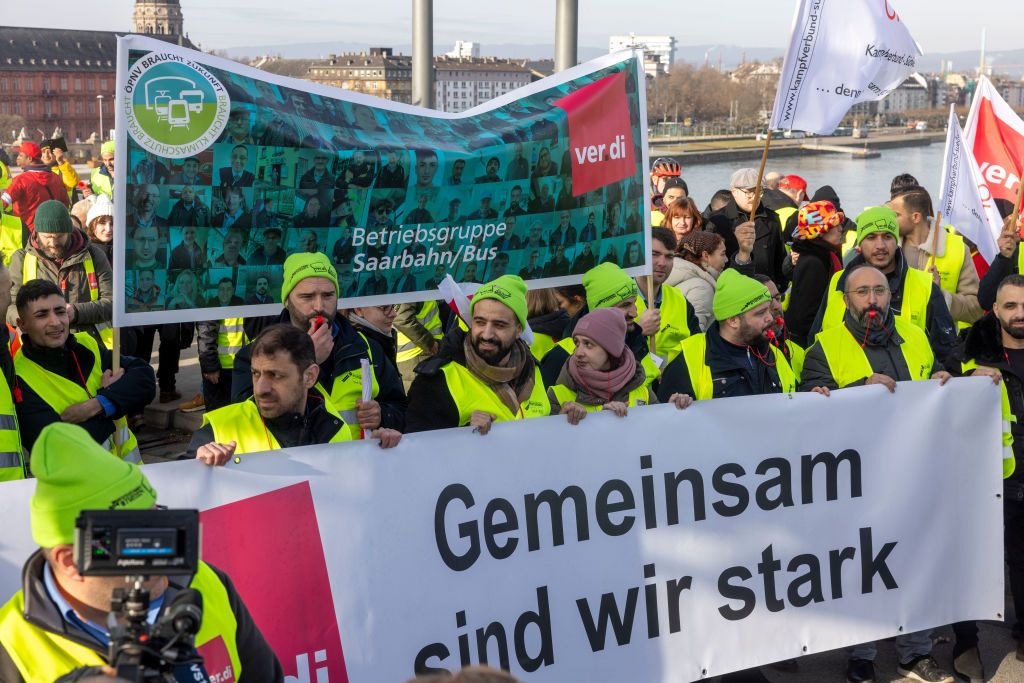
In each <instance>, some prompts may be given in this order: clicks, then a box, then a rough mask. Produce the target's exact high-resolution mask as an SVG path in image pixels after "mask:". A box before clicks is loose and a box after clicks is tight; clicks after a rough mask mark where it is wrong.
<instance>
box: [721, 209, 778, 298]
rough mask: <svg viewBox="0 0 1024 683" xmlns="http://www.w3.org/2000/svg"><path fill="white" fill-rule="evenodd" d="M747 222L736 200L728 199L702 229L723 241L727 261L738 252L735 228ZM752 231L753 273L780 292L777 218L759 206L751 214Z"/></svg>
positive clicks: (746, 215)
mask: <svg viewBox="0 0 1024 683" xmlns="http://www.w3.org/2000/svg"><path fill="white" fill-rule="evenodd" d="M747 219H748V214H747V213H745V212H743V211H740V210H739V207H738V206H736V200H735V199H730V200H729V203H728V204H726V205H725V206H723V207H722V208H721V209H719V210H718V211H715V212H714V213H713V214H711V216H710V217H709V219H708V220H709V222H710V223H711V225H710V226H705V227H704V229H705V230H711V231H713V232H716V233H718V234H719V235H720V236H721V237H722V239H723V240H725V253H726V254H727V255H728V256H729V259H730V261H731V260H732V258H733V257H734V256H735V255H736V252H737V251H739V242H737V241H736V226H738V225H740V224H741V223H745V222H747ZM754 231H755V233H756V236H755V238H754V252H753V254H752V255H751V258H752V260H753V266H754V272H756V273H759V274H761V275H767V276H768V277H770V278H771V279H772V281H773V282H774V283H775V286H776V287H778V288H779V291H780V292H784V291H786V283H787V281H786V276H785V275H784V274H783V272H782V263H783V261H785V259H786V247H785V246H784V244H783V241H782V229H781V228H780V227H779V217H778V216H776V215H775V212H774V211H770V210H769V209H768V208H767V207H766V206H765V205H764V204H758V207H757V212H756V213H755V214H754ZM740 270H742V269H740ZM745 274H746V273H745Z"/></svg>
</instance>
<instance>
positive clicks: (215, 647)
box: [0, 423, 284, 683]
mask: <svg viewBox="0 0 1024 683" xmlns="http://www.w3.org/2000/svg"><path fill="white" fill-rule="evenodd" d="M31 468H32V473H33V474H34V475H35V477H36V489H35V495H33V497H32V502H31V524H32V538H33V539H34V540H35V542H36V543H38V544H39V547H40V549H39V550H37V551H36V552H35V553H33V554H32V556H31V557H29V559H28V562H26V564H25V567H24V569H23V570H22V577H23V587H22V590H21V591H20V592H18V593H17V594H16V595H15V596H14V597H13V598H11V599H10V600H9V601H8V602H7V604H6V605H4V606H3V607H2V608H0V681H4V683H23V682H31V683H38V682H43V681H46V682H49V681H53V680H54V679H56V678H58V677H60V676H63V675H65V674H68V673H70V672H72V671H74V670H75V669H78V668H79V667H98V666H102V665H104V664H106V663H107V650H108V646H109V642H110V631H109V627H108V625H107V624H108V617H109V616H110V612H111V596H112V594H113V591H114V589H115V588H118V587H124V586H126V583H125V580H124V579H123V578H121V577H106V576H88V577H86V576H82V575H81V574H80V573H79V571H78V568H77V567H76V565H75V559H74V548H73V545H72V544H73V542H74V537H75V520H76V519H77V518H78V516H79V514H80V513H81V511H83V510H98V509H102V510H116V509H135V510H142V509H149V508H152V507H153V506H154V505H155V504H156V491H155V490H154V489H153V488H152V486H150V484H149V481H148V480H147V479H146V476H145V475H144V474H143V473H142V470H141V469H139V467H138V466H137V465H135V464H134V463H130V462H126V461H124V460H120V459H119V458H114V457H111V455H110V452H109V451H106V450H104V449H103V448H102V447H101V446H100V445H99V444H97V443H95V442H94V441H93V440H92V439H91V438H90V437H89V435H88V434H87V433H86V432H85V430H83V429H82V428H81V427H77V426H75V425H70V424H63V423H55V424H52V425H50V426H48V427H46V428H45V429H43V431H42V432H41V433H40V435H39V438H38V439H36V442H35V445H34V446H33V448H32V458H31ZM182 578H183V577H167V576H152V577H149V578H148V580H147V581H146V582H145V587H146V588H147V589H148V590H149V594H150V597H151V603H150V608H149V612H148V615H147V616H148V622H149V624H150V625H153V624H154V623H156V622H157V621H158V619H159V617H160V616H161V612H162V608H163V607H164V606H165V605H167V604H170V603H171V602H172V601H173V599H174V596H175V595H176V594H177V593H178V592H179V591H181V590H183V589H185V588H186V587H190V588H192V589H195V590H196V591H198V592H199V593H200V594H201V595H202V598H203V602H202V605H203V607H202V615H203V616H202V623H201V626H200V628H199V633H198V636H197V637H196V640H195V646H196V649H197V650H198V651H199V654H200V655H205V656H207V657H212V656H218V655H219V657H218V658H220V659H223V661H230V666H231V669H232V672H231V676H230V677H224V678H221V679H219V680H227V681H239V680H242V681H245V683H262V682H267V683H272V682H273V683H277V682H279V681H282V680H283V676H284V674H283V672H282V669H281V665H280V663H279V662H278V661H277V657H276V656H275V655H274V653H273V651H272V650H271V649H270V646H269V645H267V642H266V640H264V638H263V635H262V634H261V633H260V630H259V628H258V627H257V626H256V624H255V622H254V621H253V620H252V617H251V616H250V615H249V611H248V610H247V609H246V607H245V605H244V604H243V603H242V599H241V597H240V596H239V595H238V593H237V592H236V591H235V588H234V586H233V585H232V583H231V580H230V579H229V578H228V577H227V575H225V574H224V573H223V572H221V571H219V570H218V569H215V568H213V567H211V566H210V565H207V564H205V563H202V562H200V564H199V570H198V571H197V572H196V574H195V575H194V576H193V577H192V580H191V582H189V583H188V584H187V585H186V584H185V583H184V582H182V583H178V581H180V580H181V579H182ZM243 671H244V672H245V677H244V678H242V672H243ZM217 673H220V672H217ZM189 680H192V679H189ZM203 680H208V679H203Z"/></svg>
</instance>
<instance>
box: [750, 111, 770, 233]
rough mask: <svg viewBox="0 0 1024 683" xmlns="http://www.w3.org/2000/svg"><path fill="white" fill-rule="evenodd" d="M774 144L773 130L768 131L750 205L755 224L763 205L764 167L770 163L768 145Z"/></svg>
mask: <svg viewBox="0 0 1024 683" xmlns="http://www.w3.org/2000/svg"><path fill="white" fill-rule="evenodd" d="M770 144H772V129H771V128H769V129H768V136H767V137H766V138H765V139H764V151H763V152H761V167H760V168H758V169H757V185H756V186H755V187H754V203H753V204H751V205H750V218H749V219H748V220H750V221H751V222H753V220H754V214H755V213H757V207H758V205H760V203H761V178H763V177H764V165H765V164H766V163H768V145H770Z"/></svg>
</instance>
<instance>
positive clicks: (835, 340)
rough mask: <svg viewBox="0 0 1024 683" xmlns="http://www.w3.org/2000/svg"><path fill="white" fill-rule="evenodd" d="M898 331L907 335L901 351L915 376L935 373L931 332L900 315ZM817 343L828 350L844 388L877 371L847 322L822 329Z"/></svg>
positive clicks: (835, 375)
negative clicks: (925, 331)
mask: <svg viewBox="0 0 1024 683" xmlns="http://www.w3.org/2000/svg"><path fill="white" fill-rule="evenodd" d="M896 332H897V333H898V334H899V335H900V336H901V337H903V343H902V344H900V353H901V354H903V359H904V360H905V361H906V363H907V369H908V370H909V371H910V377H911V379H915V380H921V379H928V378H929V377H931V376H932V366H933V365H934V364H935V356H934V355H933V354H932V347H931V345H930V344H929V343H928V335H926V334H925V333H924V332H923V331H922V330H921V329H919V328H918V327H917V326H915V325H912V324H910V323H908V322H907V321H905V320H901V319H899V318H896ZM817 343H818V344H820V345H821V350H822V351H824V352H825V361H826V362H827V363H828V367H829V370H830V371H831V372H832V378H833V379H834V380H835V381H836V384H837V385H838V386H839V388H840V389H842V388H843V387H845V386H849V385H850V384H853V383H854V382H856V381H858V380H862V379H867V378H868V377H870V376H871V375H873V374H874V372H875V371H874V370H872V369H871V363H870V362H868V356H867V354H866V353H864V349H863V348H862V347H861V345H860V342H858V341H857V340H856V339H854V337H853V334H852V333H851V332H850V330H849V329H848V328H847V327H846V325H839V326H838V327H833V328H831V329H828V330H822V332H821V333H820V334H819V335H818V338H817Z"/></svg>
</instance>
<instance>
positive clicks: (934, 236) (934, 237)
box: [928, 211, 942, 268]
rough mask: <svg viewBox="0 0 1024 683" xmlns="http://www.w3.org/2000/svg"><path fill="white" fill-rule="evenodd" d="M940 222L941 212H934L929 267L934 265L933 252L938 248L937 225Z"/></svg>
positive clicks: (938, 225)
mask: <svg viewBox="0 0 1024 683" xmlns="http://www.w3.org/2000/svg"><path fill="white" fill-rule="evenodd" d="M941 223H942V212H941V211H939V212H937V213H936V214H935V225H934V226H933V227H932V262H931V265H929V266H928V267H929V268H934V267H935V253H936V252H937V251H938V250H939V227H940V225H941Z"/></svg>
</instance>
